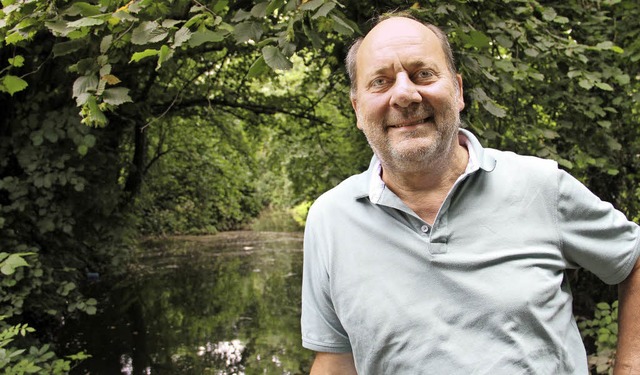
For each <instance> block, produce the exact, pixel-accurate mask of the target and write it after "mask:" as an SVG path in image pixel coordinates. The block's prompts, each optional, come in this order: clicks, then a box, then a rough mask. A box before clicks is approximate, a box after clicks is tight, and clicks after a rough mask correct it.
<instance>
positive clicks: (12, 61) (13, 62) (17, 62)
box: [9, 55, 24, 68]
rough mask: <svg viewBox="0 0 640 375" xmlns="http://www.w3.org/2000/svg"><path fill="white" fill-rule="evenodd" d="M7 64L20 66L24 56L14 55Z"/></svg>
mask: <svg viewBox="0 0 640 375" xmlns="http://www.w3.org/2000/svg"><path fill="white" fill-rule="evenodd" d="M9 64H11V66H15V67H16V68H20V67H21V66H23V65H24V57H23V56H21V55H16V57H10V58H9Z"/></svg>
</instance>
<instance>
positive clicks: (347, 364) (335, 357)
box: [310, 352, 358, 375]
mask: <svg viewBox="0 0 640 375" xmlns="http://www.w3.org/2000/svg"><path fill="white" fill-rule="evenodd" d="M310 375H358V373H357V372H356V366H355V365H354V364H353V355H352V354H351V353H320V352H319V353H316V359H315V360H314V361H313V366H311V374H310Z"/></svg>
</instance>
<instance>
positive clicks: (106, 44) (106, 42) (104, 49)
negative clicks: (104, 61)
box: [100, 35, 113, 53]
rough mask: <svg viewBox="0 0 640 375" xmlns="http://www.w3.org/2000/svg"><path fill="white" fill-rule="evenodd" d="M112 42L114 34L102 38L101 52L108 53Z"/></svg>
mask: <svg viewBox="0 0 640 375" xmlns="http://www.w3.org/2000/svg"><path fill="white" fill-rule="evenodd" d="M111 43H113V35H107V36H105V37H104V38H102V41H101V42H100V53H107V51H108V50H109V47H111Z"/></svg>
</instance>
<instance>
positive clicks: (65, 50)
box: [53, 38, 88, 57]
mask: <svg viewBox="0 0 640 375" xmlns="http://www.w3.org/2000/svg"><path fill="white" fill-rule="evenodd" d="M87 45H88V40H87V39H84V38H83V39H73V40H69V41H66V42H60V43H56V44H54V45H53V56H55V57H60V56H65V55H68V54H71V53H73V52H76V51H78V50H79V49H81V48H84V47H86V46H87Z"/></svg>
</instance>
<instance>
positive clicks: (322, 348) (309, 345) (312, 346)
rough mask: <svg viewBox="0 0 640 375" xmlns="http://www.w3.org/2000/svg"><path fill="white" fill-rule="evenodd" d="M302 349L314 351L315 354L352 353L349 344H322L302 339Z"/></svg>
mask: <svg viewBox="0 0 640 375" xmlns="http://www.w3.org/2000/svg"><path fill="white" fill-rule="evenodd" d="M302 347H304V348H306V349H309V350H313V351H314V352H324V353H350V352H351V346H350V345H349V344H347V345H342V344H325V343H322V342H318V341H314V340H309V339H305V338H303V339H302Z"/></svg>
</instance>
